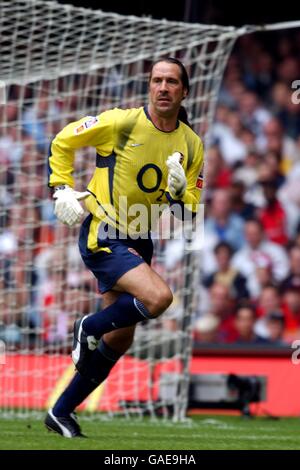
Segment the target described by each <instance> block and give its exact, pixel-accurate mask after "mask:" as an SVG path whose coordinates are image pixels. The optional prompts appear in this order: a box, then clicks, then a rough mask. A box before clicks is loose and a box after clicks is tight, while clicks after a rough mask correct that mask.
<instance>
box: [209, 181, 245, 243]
mask: <svg viewBox="0 0 300 470" xmlns="http://www.w3.org/2000/svg"><path fill="white" fill-rule="evenodd" d="M243 226H244V222H243V219H242V218H241V217H239V216H238V215H236V214H233V213H232V207H231V201H230V193H229V191H228V190H226V189H217V190H216V191H215V193H214V195H213V198H212V203H211V210H210V215H209V217H208V218H207V220H206V226H205V234H206V237H210V236H212V237H216V239H217V240H219V241H225V242H228V243H229V244H230V245H231V246H232V247H233V248H234V249H235V250H236V249H239V248H241V247H242V245H243V244H244V233H243Z"/></svg>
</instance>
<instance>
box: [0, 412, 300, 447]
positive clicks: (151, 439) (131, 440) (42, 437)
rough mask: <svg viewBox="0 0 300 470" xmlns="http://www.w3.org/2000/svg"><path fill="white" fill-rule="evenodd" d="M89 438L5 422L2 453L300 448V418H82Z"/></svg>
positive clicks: (39, 424)
mask: <svg viewBox="0 0 300 470" xmlns="http://www.w3.org/2000/svg"><path fill="white" fill-rule="evenodd" d="M81 425H82V430H83V432H84V433H85V434H86V435H87V436H88V439H65V438H62V437H60V436H58V435H55V434H53V433H50V432H48V431H47V430H46V429H45V428H44V425H43V423H42V420H41V421H39V420H36V419H33V420H29V419H19V420H18V419H1V420H0V430H1V440H0V449H1V450H3V449H11V450H12V449H22V450H27V449H32V450H34V449H35V450H36V449H45V450H46V449H49V450H51V449H57V450H60V449H61V450H62V449H65V450H68V449H70V450H75V449H86V450H89V449H93V450H94V449H99V450H100V449H102V450H142V449H145V450H202V449H207V450H209V449H232V450H234V449H264V450H267V449H300V419H298V418H294V419H293V418H291V419H280V420H270V419H267V418H254V419H245V418H241V417H239V416H195V417H193V418H190V421H189V422H188V423H171V422H169V423H168V422H165V421H162V420H159V419H158V420H156V421H154V422H153V421H151V420H149V419H146V418H145V419H143V420H137V419H135V420H128V419H125V418H114V419H112V420H104V419H103V418H100V419H99V420H98V419H97V420H92V421H88V420H85V419H84V418H82V417H81Z"/></svg>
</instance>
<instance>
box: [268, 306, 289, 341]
mask: <svg viewBox="0 0 300 470" xmlns="http://www.w3.org/2000/svg"><path fill="white" fill-rule="evenodd" d="M284 327H285V319H284V315H283V313H282V312H271V313H269V315H268V316H267V318H266V328H267V338H268V341H269V343H270V344H272V345H273V346H285V345H286V344H287V343H286V342H285V341H284V339H283V336H284Z"/></svg>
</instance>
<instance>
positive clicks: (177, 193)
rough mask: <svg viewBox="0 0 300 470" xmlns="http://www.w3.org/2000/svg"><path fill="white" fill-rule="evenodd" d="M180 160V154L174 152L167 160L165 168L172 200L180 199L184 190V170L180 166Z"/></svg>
mask: <svg viewBox="0 0 300 470" xmlns="http://www.w3.org/2000/svg"><path fill="white" fill-rule="evenodd" d="M181 158H182V155H181V153H179V152H174V153H173V155H170V156H169V157H168V159H167V167H168V169H169V174H168V186H169V191H170V195H171V197H172V198H173V199H180V198H181V197H182V196H183V195H184V192H185V189H186V177H185V173H184V169H183V168H182V166H181V164H180V160H181Z"/></svg>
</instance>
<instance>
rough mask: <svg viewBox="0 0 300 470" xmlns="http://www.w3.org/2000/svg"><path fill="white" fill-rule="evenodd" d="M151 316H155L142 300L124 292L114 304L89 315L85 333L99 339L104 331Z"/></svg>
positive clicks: (85, 324) (84, 325)
mask: <svg viewBox="0 0 300 470" xmlns="http://www.w3.org/2000/svg"><path fill="white" fill-rule="evenodd" d="M150 318H153V317H151V315H150V313H149V312H148V310H147V309H146V307H145V306H144V304H143V303H142V302H140V301H139V300H138V299H136V298H135V297H133V296H132V295H130V294H122V295H121V296H120V297H119V298H118V300H116V302H115V303H114V304H112V305H109V307H106V308H105V309H104V310H102V311H101V312H97V313H94V314H93V315H90V316H88V317H87V318H86V319H85V320H84V322H83V325H82V326H83V329H84V331H85V333H87V334H88V335H92V336H94V337H95V338H97V339H99V338H101V336H103V335H104V333H108V332H109V331H112V330H115V329H118V328H125V327H126V326H132V325H135V324H136V323H138V322H140V321H143V320H148V319H150Z"/></svg>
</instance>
